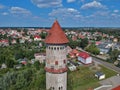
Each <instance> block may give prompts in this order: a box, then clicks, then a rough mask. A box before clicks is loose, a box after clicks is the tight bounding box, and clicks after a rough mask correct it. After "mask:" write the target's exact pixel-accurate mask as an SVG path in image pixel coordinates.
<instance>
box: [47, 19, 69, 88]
mask: <svg viewBox="0 0 120 90" xmlns="http://www.w3.org/2000/svg"><path fill="white" fill-rule="evenodd" d="M68 42H69V41H68V39H67V37H66V35H65V33H64V32H63V30H62V29H61V27H60V25H59V23H58V21H57V20H56V21H55V22H54V23H53V25H52V28H51V29H50V31H49V33H48V36H47V37H46V39H45V43H46V66H45V70H46V89H47V90H67V66H66V64H67V58H66V44H67V43H68Z"/></svg>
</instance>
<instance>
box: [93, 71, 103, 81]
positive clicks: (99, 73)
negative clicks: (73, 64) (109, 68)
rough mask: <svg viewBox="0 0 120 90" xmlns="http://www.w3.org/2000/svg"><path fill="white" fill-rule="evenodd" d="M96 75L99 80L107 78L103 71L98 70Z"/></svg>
mask: <svg viewBox="0 0 120 90" xmlns="http://www.w3.org/2000/svg"><path fill="white" fill-rule="evenodd" d="M95 77H97V78H98V79H99V80H102V79H104V78H105V74H104V73H102V72H96V73H95Z"/></svg>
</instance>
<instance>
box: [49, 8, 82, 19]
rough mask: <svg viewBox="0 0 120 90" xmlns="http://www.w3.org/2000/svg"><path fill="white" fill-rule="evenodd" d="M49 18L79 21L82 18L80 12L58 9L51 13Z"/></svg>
mask: <svg viewBox="0 0 120 90" xmlns="http://www.w3.org/2000/svg"><path fill="white" fill-rule="evenodd" d="M49 16H50V17H52V18H59V19H67V20H68V19H69V20H72V19H74V20H75V19H78V18H81V17H82V16H81V15H80V12H79V11H78V10H76V9H74V8H58V9H53V10H52V12H51V13H49Z"/></svg>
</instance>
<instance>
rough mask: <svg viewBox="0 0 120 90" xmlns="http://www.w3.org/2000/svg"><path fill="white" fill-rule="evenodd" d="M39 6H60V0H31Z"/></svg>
mask: <svg viewBox="0 0 120 90" xmlns="http://www.w3.org/2000/svg"><path fill="white" fill-rule="evenodd" d="M31 1H32V3H33V4H35V5H36V6H37V7H39V8H48V7H60V6H62V0H31Z"/></svg>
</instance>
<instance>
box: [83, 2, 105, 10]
mask: <svg viewBox="0 0 120 90" xmlns="http://www.w3.org/2000/svg"><path fill="white" fill-rule="evenodd" d="M89 8H103V9H104V8H106V6H104V5H102V4H101V3H100V2H97V1H93V2H89V3H86V4H84V5H82V6H81V9H89Z"/></svg>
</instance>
